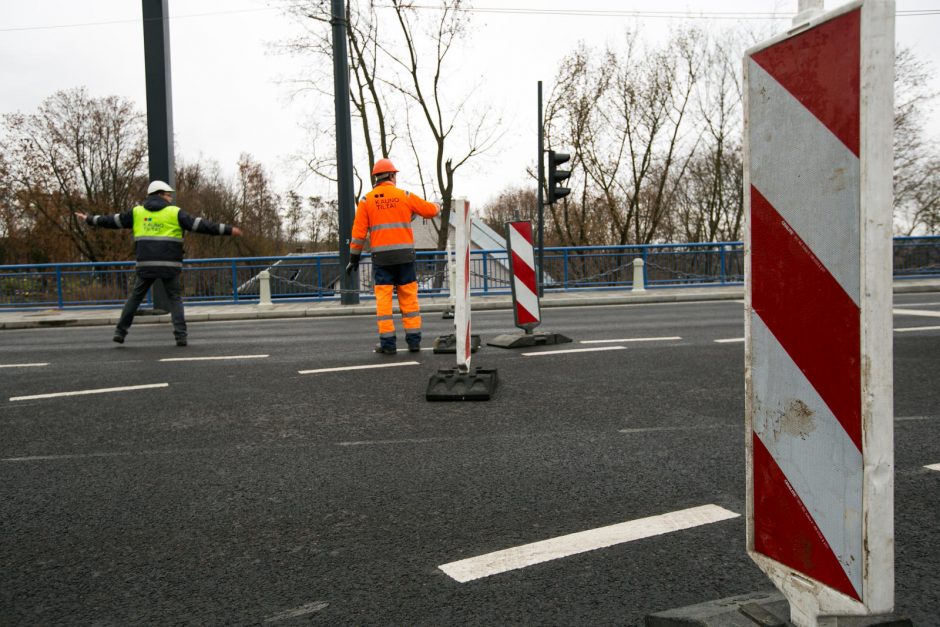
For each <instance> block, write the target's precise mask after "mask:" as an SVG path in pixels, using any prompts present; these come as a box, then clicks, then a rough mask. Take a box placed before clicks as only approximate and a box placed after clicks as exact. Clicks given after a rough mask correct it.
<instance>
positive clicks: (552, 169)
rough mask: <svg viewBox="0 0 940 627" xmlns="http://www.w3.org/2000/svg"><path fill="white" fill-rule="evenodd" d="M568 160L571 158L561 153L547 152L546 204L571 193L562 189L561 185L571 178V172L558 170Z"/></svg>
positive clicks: (565, 188)
mask: <svg viewBox="0 0 940 627" xmlns="http://www.w3.org/2000/svg"><path fill="white" fill-rule="evenodd" d="M569 159H571V156H570V155H567V154H565V153H563V152H555V151H554V150H549V151H548V204H552V203H554V202H555V201H556V200H558V199H560V198H564V197H565V196H567V195H568V194H570V193H571V190H570V189H568V188H567V187H562V183H564V182H565V181H567V180H568V177H569V176H571V170H559V169H558V166H560V165H562V164H564V163H567V162H568V160H569Z"/></svg>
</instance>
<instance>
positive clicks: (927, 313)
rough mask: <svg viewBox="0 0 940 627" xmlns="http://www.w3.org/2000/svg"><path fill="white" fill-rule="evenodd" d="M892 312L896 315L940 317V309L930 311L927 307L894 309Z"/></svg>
mask: <svg viewBox="0 0 940 627" xmlns="http://www.w3.org/2000/svg"><path fill="white" fill-rule="evenodd" d="M891 313H893V314H894V315H895V316H924V317H927V318H940V311H928V310H927V309H892V310H891Z"/></svg>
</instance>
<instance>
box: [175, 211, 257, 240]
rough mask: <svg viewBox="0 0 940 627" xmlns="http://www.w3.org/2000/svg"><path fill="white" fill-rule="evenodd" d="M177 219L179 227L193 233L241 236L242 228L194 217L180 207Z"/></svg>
mask: <svg viewBox="0 0 940 627" xmlns="http://www.w3.org/2000/svg"><path fill="white" fill-rule="evenodd" d="M178 219H179V223H180V226H181V227H183V228H184V229H186V230H187V231H192V232H193V233H202V234H204V235H232V236H234V237H241V234H242V230H241V229H240V228H238V227H237V226H232V225H230V224H221V223H216V222H213V221H212V220H209V219H208V218H194V217H192V216H191V215H189V214H188V213H186V212H185V211H183V210H182V209H180V212H179V215H178Z"/></svg>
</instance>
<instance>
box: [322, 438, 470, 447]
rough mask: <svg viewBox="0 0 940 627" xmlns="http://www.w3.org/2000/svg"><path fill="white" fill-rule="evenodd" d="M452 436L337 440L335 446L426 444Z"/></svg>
mask: <svg viewBox="0 0 940 627" xmlns="http://www.w3.org/2000/svg"><path fill="white" fill-rule="evenodd" d="M452 439H453V438H411V439H404V440H350V441H346V442H337V443H336V445H337V446H371V445H385V444H427V443H429V442H449V441H451V440H452Z"/></svg>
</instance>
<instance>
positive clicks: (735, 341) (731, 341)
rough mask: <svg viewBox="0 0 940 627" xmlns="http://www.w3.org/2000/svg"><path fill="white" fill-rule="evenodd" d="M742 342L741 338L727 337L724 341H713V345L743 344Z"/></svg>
mask: <svg viewBox="0 0 940 627" xmlns="http://www.w3.org/2000/svg"><path fill="white" fill-rule="evenodd" d="M743 341H744V338H743V337H729V338H727V339H724V340H715V344H734V343H737V342H743Z"/></svg>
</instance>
